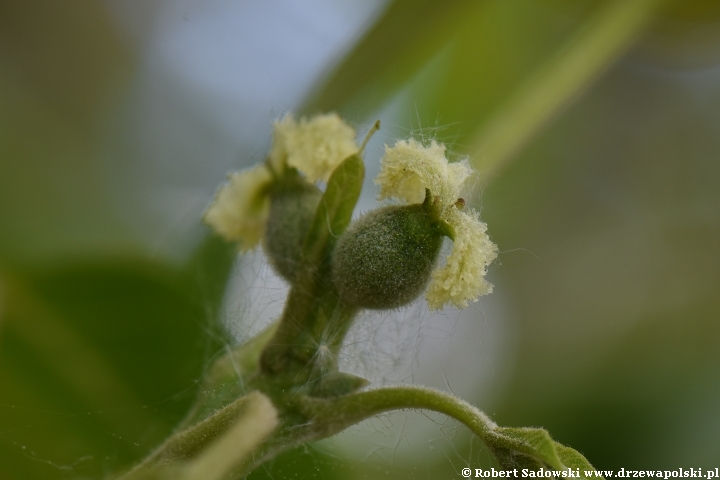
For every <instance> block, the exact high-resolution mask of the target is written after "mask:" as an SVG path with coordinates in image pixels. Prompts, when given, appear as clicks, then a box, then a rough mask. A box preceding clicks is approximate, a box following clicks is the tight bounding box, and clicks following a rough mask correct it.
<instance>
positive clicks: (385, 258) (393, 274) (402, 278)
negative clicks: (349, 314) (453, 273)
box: [332, 201, 449, 309]
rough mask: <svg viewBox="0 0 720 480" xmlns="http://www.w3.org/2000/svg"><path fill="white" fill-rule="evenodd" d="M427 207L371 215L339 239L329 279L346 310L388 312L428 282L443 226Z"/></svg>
mask: <svg viewBox="0 0 720 480" xmlns="http://www.w3.org/2000/svg"><path fill="white" fill-rule="evenodd" d="M428 205H429V202H428V201H426V202H425V204H422V205H420V204H418V205H405V206H389V207H384V208H380V209H378V210H374V211H372V212H370V213H368V214H367V215H365V216H364V217H362V218H360V219H359V220H358V221H357V222H355V223H353V224H352V225H351V226H350V227H349V228H348V229H347V230H346V231H345V233H343V234H342V235H341V236H340V238H339V239H338V242H337V246H336V248H335V252H334V253H333V258H332V279H333V284H334V285H335V288H336V289H337V291H338V294H339V296H340V299H341V300H342V301H344V302H345V303H347V304H348V305H353V306H356V307H360V308H370V309H391V308H397V307H401V306H403V305H406V304H408V303H410V302H412V301H413V300H415V299H416V298H417V297H418V295H420V294H421V293H422V292H423V290H424V289H425V287H426V286H427V283H428V281H429V280H430V272H431V271H432V269H433V267H434V265H435V262H436V260H437V257H438V254H439V253H440V247H441V246H442V241H443V236H449V232H448V227H447V225H446V224H445V223H444V222H443V221H441V220H438V219H437V216H436V215H434V214H433V211H432V208H428Z"/></svg>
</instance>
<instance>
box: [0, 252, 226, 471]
mask: <svg viewBox="0 0 720 480" xmlns="http://www.w3.org/2000/svg"><path fill="white" fill-rule="evenodd" d="M230 251H231V252H233V254H234V251H233V250H232V248H230ZM199 252H200V253H199V254H198V255H197V257H196V260H195V261H194V262H192V263H191V265H194V266H192V267H189V268H188V269H187V270H185V271H182V270H178V269H175V268H170V267H167V266H164V265H161V264H157V263H152V262H148V261H145V260H140V259H122V260H120V259H118V260H117V261H99V260H98V261H95V262H83V263H77V264H68V265H66V266H61V267H55V268H49V269H44V270H42V271H36V272H34V273H32V274H30V273H28V272H25V273H23V274H16V275H14V276H9V277H6V280H5V285H6V287H5V300H4V303H5V309H4V312H3V317H2V323H1V328H2V330H0V377H1V378H2V379H3V381H2V384H3V389H2V390H0V425H2V429H0V430H1V432H2V433H0V439H1V441H0V465H3V470H5V469H6V468H9V470H7V471H6V472H5V473H3V478H18V479H20V478H60V477H62V476H63V475H65V473H64V472H65V471H72V472H75V473H76V474H81V473H82V474H88V475H95V476H97V475H99V474H100V473H101V472H107V471H111V470H116V469H118V468H120V467H122V466H123V465H126V464H127V463H128V462H130V461H133V460H135V459H137V458H139V457H141V456H143V455H144V454H146V453H147V452H148V451H149V450H151V449H152V448H153V447H154V446H155V445H156V444H157V443H159V442H160V441H161V440H162V439H163V438H164V437H165V436H166V435H167V434H168V433H170V431H171V429H172V427H173V426H174V425H175V424H176V423H177V422H178V420H179V419H180V418H181V417H182V416H183V415H184V414H185V412H186V411H187V409H188V407H189V406H190V404H191V402H192V401H193V400H194V397H195V395H196V392H197V385H196V382H197V380H198V378H200V375H201V373H202V370H203V368H204V366H205V364H206V362H207V361H208V359H209V358H210V355H211V354H213V353H214V352H215V351H217V350H218V349H219V348H220V346H221V345H223V344H224V343H225V342H227V339H226V337H225V335H226V334H225V333H224V332H223V330H222V328H221V327H220V326H219V325H218V324H217V323H215V320H216V317H215V316H214V315H215V314H216V312H217V309H218V306H219V302H220V300H221V293H222V291H223V290H224V284H225V280H226V278H227V275H228V273H229V268H228V266H229V262H228V259H229V255H228V246H227V245H226V244H224V242H222V241H221V240H219V239H217V238H210V239H209V240H208V242H207V243H205V244H204V245H202V246H201V248H200V249H199ZM15 407H17V408H15ZM18 412H20V415H18ZM26 452H33V453H32V454H29V453H27V454H26V455H23V453H26ZM78 459H82V461H79V462H78ZM75 462H78V463H77V465H74V463H75ZM63 465H64V466H68V465H72V467H68V468H66V469H63V468H59V467H58V466H63ZM11 472H12V474H13V475H15V476H14V477H9V476H5V475H10V474H11Z"/></svg>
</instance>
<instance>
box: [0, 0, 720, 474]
mask: <svg viewBox="0 0 720 480" xmlns="http://www.w3.org/2000/svg"><path fill="white" fill-rule="evenodd" d="M290 110H293V111H296V112H299V113H308V114H310V113H315V112H320V111H331V110H334V111H338V112H340V113H341V114H343V115H344V116H345V117H346V118H347V119H348V120H349V121H350V122H352V123H353V124H354V125H356V126H357V127H358V130H359V131H360V132H361V134H362V133H364V131H365V129H367V128H368V126H369V125H370V124H371V123H372V122H373V121H374V120H375V119H376V118H380V119H382V121H383V129H382V130H381V132H380V134H378V135H377V136H376V138H374V139H373V141H372V143H371V144H370V145H369V147H368V150H367V154H366V159H367V162H368V171H369V175H368V176H369V179H368V182H367V185H366V189H365V190H366V193H365V196H364V198H363V200H362V201H361V210H363V209H368V208H371V207H372V203H373V196H374V190H373V185H372V181H371V177H372V174H373V172H375V171H376V169H377V166H376V163H377V159H378V158H379V157H380V155H381V153H382V149H383V143H390V144H391V143H392V142H394V140H395V139H397V138H405V137H407V136H408V135H414V136H416V137H419V138H425V139H429V138H435V139H437V140H439V141H443V142H445V143H446V144H447V145H448V146H449V147H450V149H451V150H452V152H453V155H455V156H458V157H460V156H464V155H469V156H470V158H471V161H472V162H473V164H474V165H475V166H476V168H477V169H478V170H479V172H480V175H479V177H478V178H477V179H476V181H475V182H474V185H473V195H472V201H471V203H472V204H473V205H474V206H475V208H477V209H480V210H481V212H482V217H483V219H484V220H485V221H486V222H487V223H488V226H489V233H490V234H491V237H492V239H493V240H494V241H495V242H496V243H497V244H498V245H499V248H500V252H501V253H500V256H499V258H498V260H497V261H496V263H495V264H494V265H493V266H492V268H491V272H490V277H491V280H492V281H493V283H494V284H495V293H493V295H492V296H490V297H486V298H483V299H481V300H480V302H478V303H477V304H476V305H475V306H473V308H471V309H468V310H467V311H465V312H464V313H462V314H460V313H459V312H454V311H451V310H449V311H446V312H444V313H443V314H441V315H434V316H431V315H430V314H428V312H427V311H426V309H425V307H424V305H423V304H422V302H418V304H416V305H414V306H412V307H411V308H410V309H409V310H407V311H406V312H405V313H399V314H394V315H388V316H382V315H380V314H372V315H367V316H366V317H365V318H364V319H362V320H363V321H364V322H365V323H364V326H363V325H358V328H357V329H356V331H354V332H353V336H352V338H351V339H352V340H353V342H352V345H350V346H349V347H348V354H347V359H346V364H347V366H348V368H355V369H359V370H360V371H362V372H363V373H364V374H366V375H368V376H369V378H370V379H371V380H373V382H374V383H376V384H381V383H387V382H397V381H413V382H417V383H424V384H429V385H433V386H436V387H438V388H443V389H446V390H452V391H454V392H456V393H459V394H461V395H462V396H463V397H465V398H466V399H467V400H469V401H471V402H473V403H474V404H476V405H478V406H479V407H480V408H481V409H483V410H485V411H486V412H487V413H488V414H490V415H491V417H492V418H493V419H494V420H495V421H497V422H498V423H500V424H502V425H506V426H542V427H545V428H547V429H548V430H549V431H550V432H551V434H552V435H553V437H554V438H556V439H557V440H558V441H560V442H562V443H565V444H568V445H571V446H572V447H574V448H576V449H577V450H579V451H581V452H582V453H584V454H585V455H586V456H587V457H588V459H589V460H590V461H591V462H592V463H593V464H594V465H595V466H596V468H598V469H602V470H605V469H619V468H621V467H624V468H626V469H628V468H630V469H635V468H644V469H653V470H654V469H663V470H664V469H672V468H679V467H682V468H690V467H694V468H698V467H700V468H704V469H708V468H715V467H718V466H720V294H718V292H720V162H719V161H718V159H719V158H720V3H718V2H717V1H714V0H706V1H703V0H688V1H675V2H659V1H655V0H633V1H624V0H616V1H599V0H595V1H591V0H582V1H569V0H456V1H453V2H440V1H437V0H395V1H389V0H388V1H382V0H374V1H365V0H363V1H360V0H345V1H343V2H333V1H331V0H309V1H306V2H302V3H301V2H293V1H291V0H273V1H269V2H262V1H260V0H244V1H229V0H228V1H221V0H132V1H123V0H105V1H99V0H95V1H93V0H75V1H73V2H57V1H54V0H33V1H24V0H23V1H20V0H5V1H3V2H2V3H1V4H0V478H2V479H8V480H10V479H13V480H14V479H71V478H72V479H76V478H77V479H79V478H88V479H89V478H106V477H108V476H110V475H111V474H112V473H114V472H117V471H120V470H122V469H124V468H127V467H128V466H129V465H132V463H133V462H135V461H137V460H138V459H140V458H142V457H143V456H144V455H146V454H147V453H148V452H149V451H150V450H151V449H152V448H153V446H155V445H157V443H159V442H160V441H161V440H162V439H163V438H164V437H165V436H166V435H167V434H168V433H169V432H170V431H171V430H172V427H173V425H174V424H175V423H176V422H177V421H178V420H179V419H180V418H181V417H182V415H183V413H184V412H185V411H186V409H187V408H188V406H189V405H190V403H191V402H192V400H193V398H194V396H195V395H196V394H197V389H198V386H197V383H198V381H199V380H200V378H201V375H202V371H203V369H204V368H205V367H206V366H207V365H208V363H209V362H210V361H211V360H212V358H213V356H214V355H217V352H219V351H223V350H224V349H227V348H229V347H231V346H232V345H233V344H234V342H236V341H238V340H239V339H242V338H243V337H244V336H246V335H247V334H249V333H251V332H252V331H255V330H256V329H257V328H259V326H260V325H261V324H262V322H265V321H269V320H270V319H271V317H272V315H273V312H275V311H277V309H278V308H279V307H278V305H280V304H279V302H281V301H282V295H283V288H284V287H283V285H282V284H281V283H279V281H277V279H274V278H272V276H271V275H270V274H269V273H268V271H267V267H266V266H264V264H263V262H262V257H261V255H254V256H250V257H246V258H237V257H236V255H235V254H234V251H233V249H232V247H229V246H227V245H224V244H223V243H222V242H221V241H219V240H217V239H214V238H213V237H211V236H209V235H208V231H207V230H206V229H205V228H204V227H203V226H201V225H200V222H199V219H200V216H201V214H202V211H203V209H204V208H205V207H206V205H207V203H208V202H209V201H210V199H211V198H212V195H213V192H214V190H215V188H216V186H217V185H218V184H219V183H220V182H221V181H222V179H223V177H224V175H225V174H226V173H227V172H228V171H229V170H232V169H238V168H242V167H244V166H248V165H251V164H253V163H256V162H258V161H262V160H263V158H264V155H265V152H266V151H267V148H268V146H269V142H270V135H271V121H272V120H273V119H275V118H278V117H279V116H281V115H282V114H283V113H284V112H286V111H290ZM469 199H470V197H469ZM258 279H259V280H258ZM227 285H230V287H229V288H227V287H226V286H227ZM273 309H275V310H273ZM376 327H377V328H376ZM377 332H383V333H384V334H385V333H386V334H387V337H385V338H383V335H378V334H377ZM398 346H399V347H398ZM360 359H362V361H360ZM368 364H370V365H368ZM487 465H491V460H490V458H489V454H488V453H487V452H486V451H485V450H483V449H482V447H481V446H480V445H479V444H478V443H477V441H474V440H472V439H471V438H470V435H469V434H467V432H465V431H464V430H463V429H460V428H458V427H457V425H455V424H454V423H453V422H448V421H446V420H444V419H442V418H441V417H438V416H433V415H422V414H416V413H412V412H402V413H399V414H394V415H389V416H385V417H383V418H380V419H376V420H374V421H370V422H365V424H363V425H360V426H358V427H355V428H354V429H352V430H351V432H349V433H347V434H345V435H343V436H341V437H340V438H338V439H331V440H328V441H324V442H321V444H320V445H316V446H310V447H307V448H301V449H298V450H297V451H294V452H291V453H289V454H287V455H284V456H282V457H280V458H278V459H277V460H276V461H275V462H273V463H272V464H270V465H269V466H267V468H265V469H263V470H261V471H258V472H255V473H254V474H253V475H252V478H325V479H335V478H338V479H339V478H343V479H347V478H350V479H352V478H377V477H380V476H382V477H383V478H408V476H412V477H416V478H433V479H434V478H457V477H459V475H458V474H459V471H460V469H461V468H463V467H465V466H470V467H472V468H478V467H481V466H487Z"/></svg>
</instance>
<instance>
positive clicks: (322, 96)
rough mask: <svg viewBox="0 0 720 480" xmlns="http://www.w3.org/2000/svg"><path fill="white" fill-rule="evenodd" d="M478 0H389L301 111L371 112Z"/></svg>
mask: <svg viewBox="0 0 720 480" xmlns="http://www.w3.org/2000/svg"><path fill="white" fill-rule="evenodd" d="M482 3H483V2H476V1H473V0H457V1H454V2H438V1H437V0H419V1H418V0H396V1H394V2H392V3H391V4H390V5H389V6H388V7H387V9H386V10H385V12H384V13H383V15H382V16H381V17H380V18H379V19H378V20H377V21H376V22H375V24H374V25H373V26H372V28H371V29H370V30H369V31H368V32H367V34H365V36H364V37H363V39H362V40H360V42H358V44H357V45H356V46H355V47H354V48H353V50H352V51H351V52H350V53H349V54H348V55H347V56H346V57H345V58H344V59H343V62H342V63H341V64H340V65H339V67H338V68H337V69H336V70H335V71H334V72H333V73H332V74H331V75H330V76H329V78H328V79H327V80H326V82H325V83H324V84H323V85H321V87H320V88H318V89H317V91H316V92H315V93H314V94H313V95H311V97H310V99H309V100H307V101H306V102H305V105H304V106H303V107H302V108H301V111H303V112H306V113H315V112H323V111H332V110H338V111H340V112H344V113H352V114H354V115H358V112H360V114H361V115H363V116H365V115H368V114H370V113H372V112H374V111H375V110H376V109H377V107H378V106H380V105H382V104H383V103H384V102H385V101H387V100H388V98H389V97H390V96H391V95H392V94H393V93H394V92H396V91H397V90H398V89H400V88H402V87H403V86H405V85H406V84H407V82H408V81H409V80H410V79H411V78H412V77H413V76H414V75H415V74H416V73H417V72H418V71H420V69H422V68H423V67H424V66H425V65H427V63H428V62H429V61H430V60H432V59H433V58H434V57H435V56H436V55H437V54H438V52H440V51H441V50H442V48H443V47H444V46H445V45H447V44H448V42H450V41H451V40H452V39H453V38H454V37H455V36H456V35H457V33H458V27H459V25H462V24H463V23H465V22H468V19H470V18H472V17H473V14H472V12H474V11H476V10H478V9H479V8H482Z"/></svg>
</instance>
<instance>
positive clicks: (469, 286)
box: [375, 139, 497, 310]
mask: <svg viewBox="0 0 720 480" xmlns="http://www.w3.org/2000/svg"><path fill="white" fill-rule="evenodd" d="M471 173H472V170H471V169H470V166H469V165H468V164H467V161H462V162H457V163H449V162H448V161H447V158H445V146H444V145H442V144H439V143H437V142H435V141H432V142H431V143H430V145H429V146H424V145H423V144H422V143H420V142H418V141H416V140H414V139H410V140H402V141H399V142H397V143H396V144H395V146H393V147H388V146H385V156H384V157H383V159H382V164H381V169H380V174H379V175H378V176H377V177H376V178H375V183H376V184H378V185H379V186H380V199H384V198H390V197H395V198H398V199H401V200H405V201H407V202H408V203H421V202H422V201H423V199H424V197H425V189H428V190H429V191H430V193H431V194H432V195H433V196H434V197H435V198H436V199H437V200H438V201H439V203H440V205H441V210H440V218H441V219H442V220H444V221H445V222H446V223H447V224H448V225H450V226H451V227H452V229H453V231H454V235H453V249H452V252H451V253H450V255H449V256H448V258H447V260H446V262H445V265H444V266H442V267H440V268H438V269H436V270H435V271H434V272H433V273H432V280H431V282H430V285H429V287H428V289H427V291H426V293H425V298H426V299H427V302H428V306H429V307H430V309H431V310H439V309H441V308H442V307H443V305H445V304H446V303H450V304H452V305H454V306H456V307H458V308H464V307H467V305H468V302H470V301H473V300H476V299H477V298H478V297H479V296H480V295H486V294H488V293H490V292H492V285H491V284H490V283H489V282H488V281H487V280H485V274H486V273H487V268H488V265H489V264H490V263H491V262H492V261H493V260H494V259H495V257H496V256H497V246H496V245H495V244H493V243H492V241H490V238H489V237H488V235H487V233H486V230H487V226H486V225H485V224H484V223H482V222H481V221H480V219H479V215H478V213H477V212H476V211H474V210H472V209H469V208H468V209H463V208H462V205H461V204H458V203H457V202H458V198H459V196H460V190H461V189H462V186H463V183H464V182H465V180H467V178H468V177H469V176H470V174H471Z"/></svg>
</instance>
